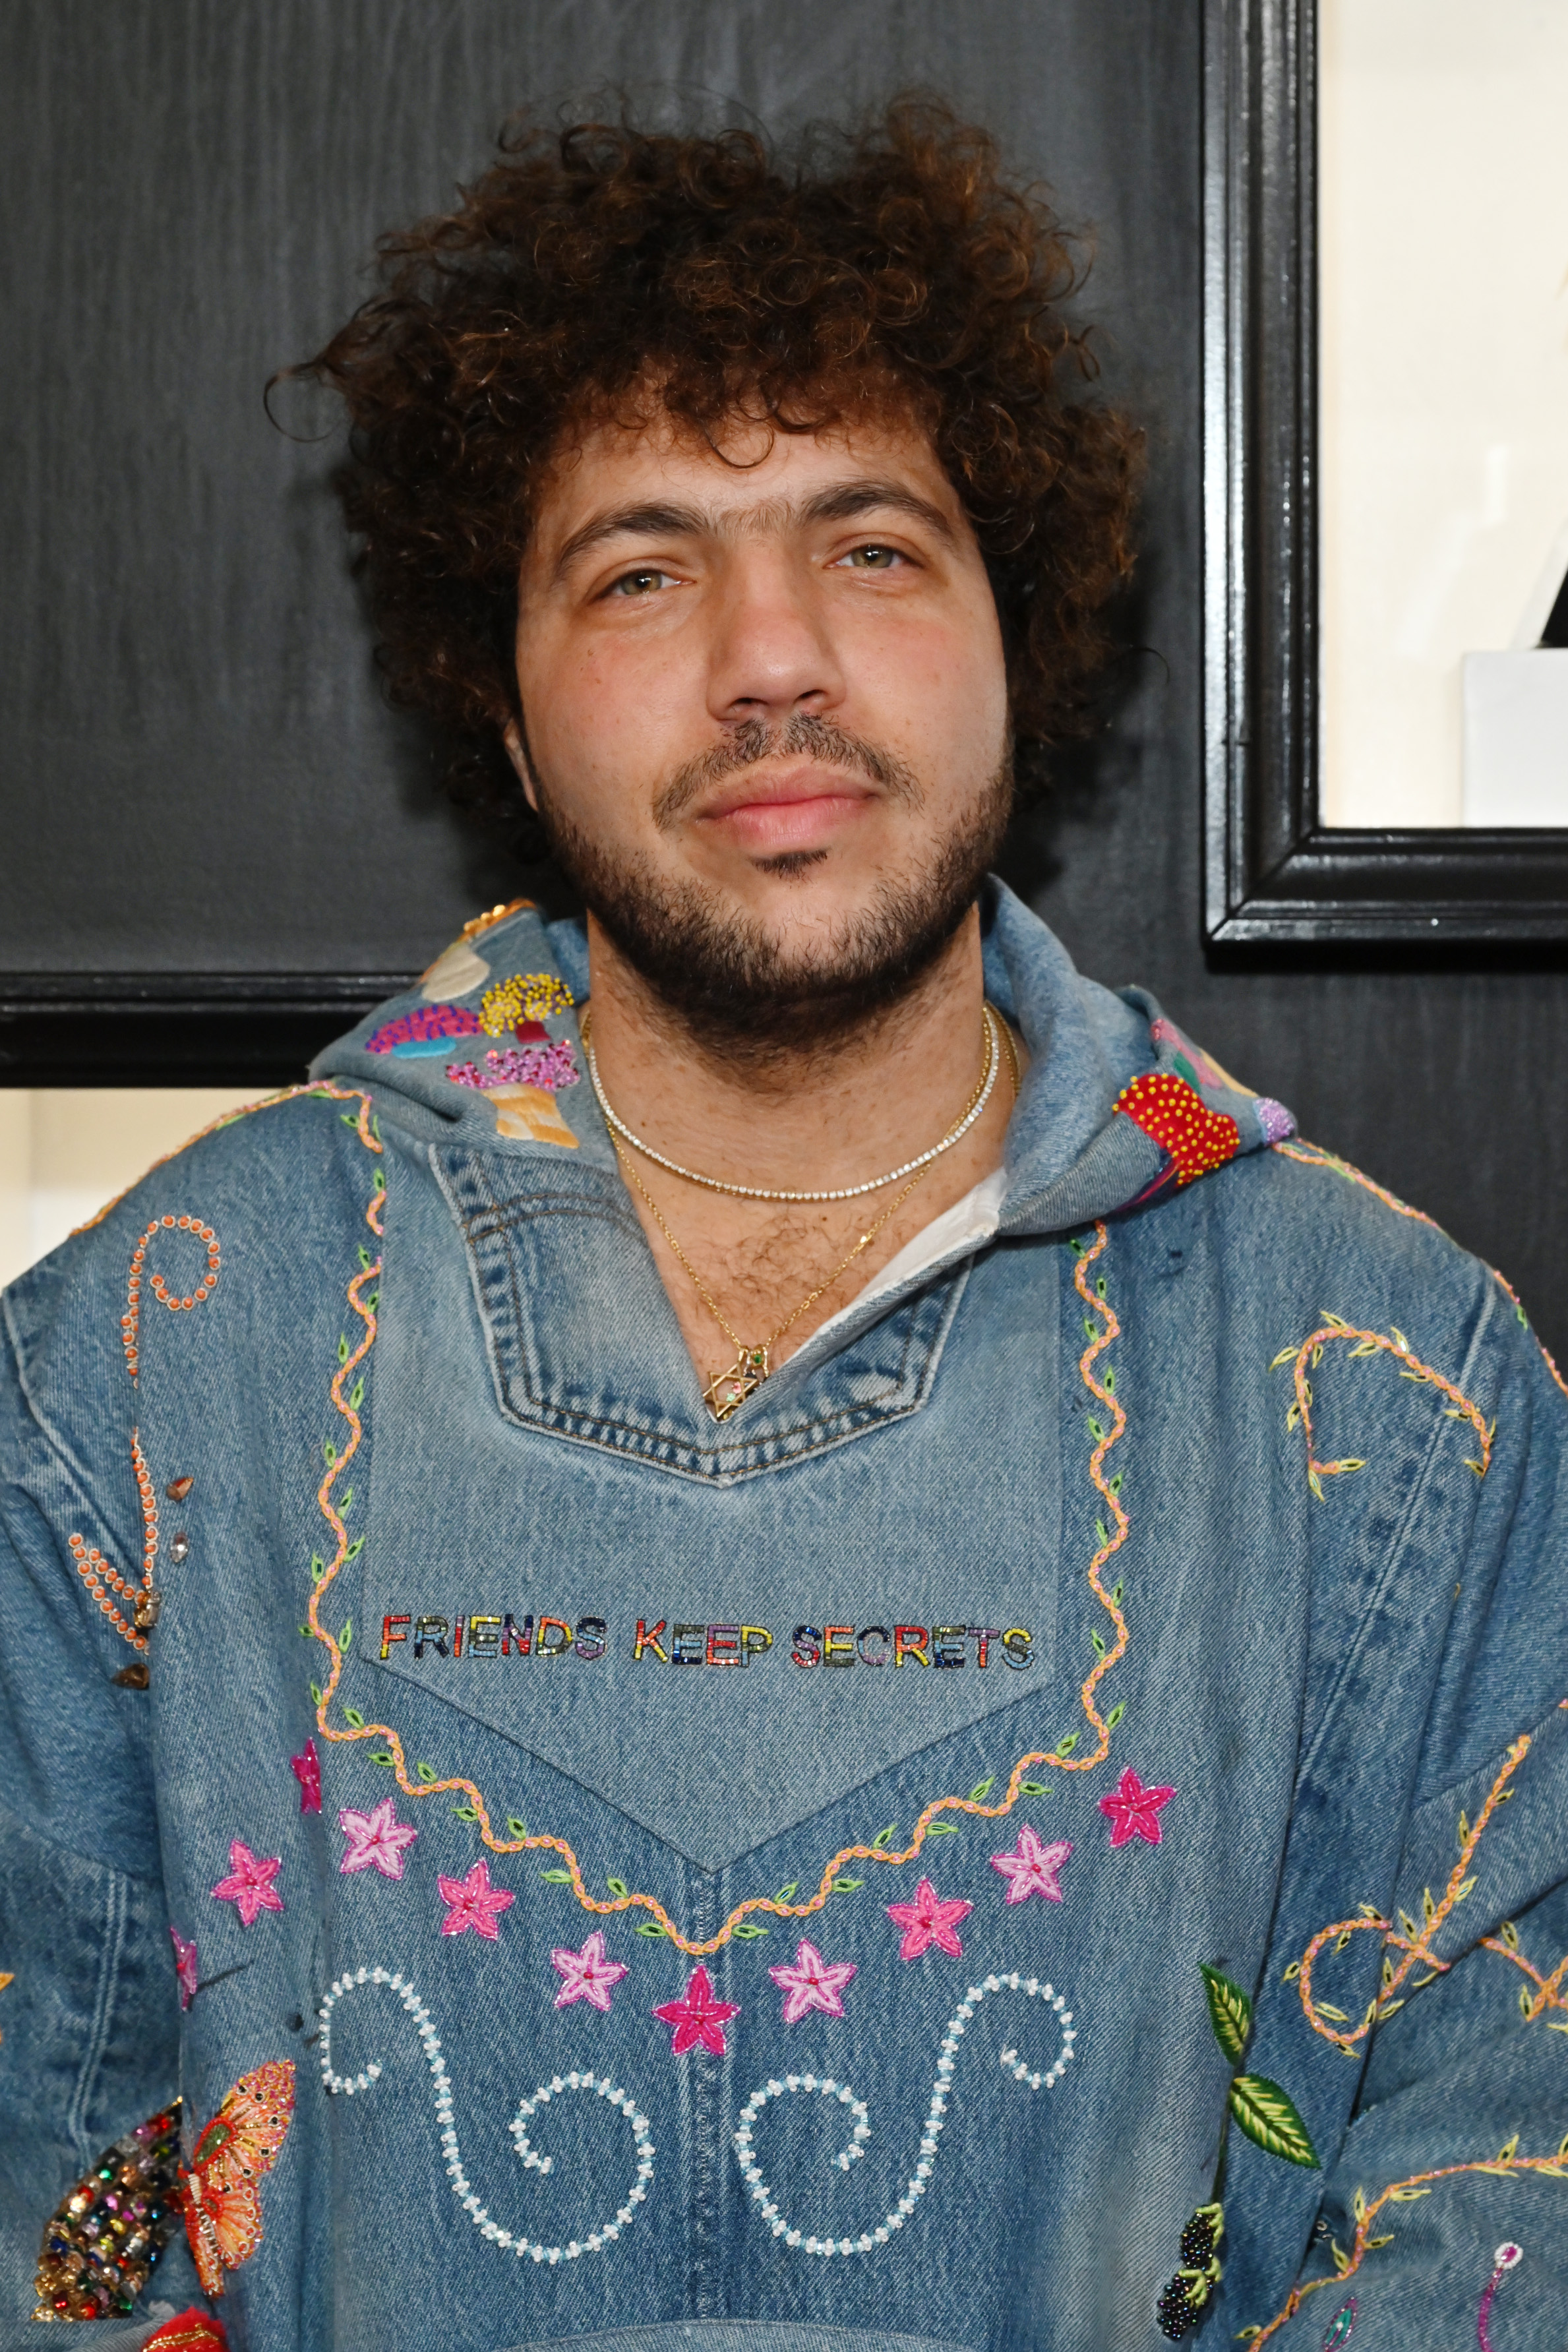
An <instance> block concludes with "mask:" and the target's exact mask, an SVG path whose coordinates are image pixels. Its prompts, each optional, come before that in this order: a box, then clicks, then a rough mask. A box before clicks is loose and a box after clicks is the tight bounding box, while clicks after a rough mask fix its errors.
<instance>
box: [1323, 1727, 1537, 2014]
mask: <svg viewBox="0 0 1568 2352" xmlns="http://www.w3.org/2000/svg"><path fill="white" fill-rule="evenodd" d="M1530 1749H1531V1736H1530V1734H1529V1732H1523V1733H1521V1736H1520V1738H1517V1739H1516V1740H1515V1741H1514V1743H1513V1745H1512V1747H1511V1748H1509V1750H1508V1752H1507V1755H1506V1757H1505V1759H1504V1761H1503V1766H1502V1769H1501V1770H1500V1772H1499V1774H1498V1776H1497V1779H1496V1780H1494V1781H1493V1782H1492V1785H1491V1787H1490V1788H1489V1790H1488V1791H1487V1801H1486V1803H1485V1804H1484V1805H1483V1806H1482V1807H1481V1810H1480V1811H1479V1813H1478V1814H1477V1816H1476V1819H1475V1822H1474V1823H1473V1824H1471V1823H1469V1822H1466V1821H1465V1819H1464V1816H1463V1815H1462V1814H1461V1815H1460V1834H1459V1859H1458V1862H1457V1863H1456V1864H1454V1867H1453V1869H1452V1871H1451V1872H1450V1873H1449V1875H1448V1883H1447V1886H1446V1887H1445V1888H1444V1890H1443V1896H1442V1900H1441V1901H1440V1902H1436V1903H1434V1902H1433V1900H1432V1897H1431V1895H1430V1893H1428V1895H1427V1896H1426V1916H1425V1921H1424V1924H1423V1926H1422V1927H1419V1928H1417V1927H1416V1925H1415V1921H1414V1920H1413V1919H1407V1920H1406V1921H1405V1926H1406V1927H1407V1928H1408V1930H1409V1932H1408V1934H1405V1935H1401V1934H1400V1933H1399V1932H1398V1930H1397V1929H1396V1928H1395V1927H1394V1923H1393V1921H1392V1920H1390V1919H1384V1917H1382V1916H1381V1915H1380V1914H1379V1913H1378V1912H1376V1911H1374V1910H1373V1909H1372V1907H1371V1906H1366V1907H1365V1908H1364V1909H1363V1911H1362V1912H1361V1913H1360V1914H1359V1915H1358V1916H1356V1917H1355V1918H1353V1919H1336V1920H1335V1921H1334V1923H1333V1925H1332V1926H1331V1927H1320V1929H1319V1930H1318V1933H1317V1934H1316V1935H1315V1936H1314V1937H1313V1938H1312V1940H1311V1942H1310V1944H1309V1945H1308V1947H1307V1948H1306V1950H1305V1952H1303V1954H1302V1955H1301V1958H1300V1962H1299V1963H1298V1964H1297V1967H1296V1968H1294V1969H1290V1970H1289V1975H1291V1976H1297V1975H1299V1977H1300V1997H1301V2007H1302V2010H1303V2011H1304V2012H1305V2015H1306V2019H1307V2022H1308V2024H1309V2025H1310V2027H1311V2029H1312V2031H1313V2032H1314V2033H1321V2035H1322V2037H1323V2040H1324V2041H1325V2042H1333V2043H1334V2044H1335V2046H1336V2047H1337V2048H1338V2049H1341V2050H1343V2051H1345V2052H1346V2053H1351V2054H1353V2053H1354V2050H1355V2045H1356V2043H1357V2042H1360V2041H1361V2040H1362V2038H1363V2035H1364V2034H1367V2033H1369V2032H1371V2031H1372V2028H1373V2025H1374V2024H1376V2023H1377V2022H1378V2021H1380V2020H1381V2019H1383V2018H1385V2017H1391V2016H1392V2015H1393V2013H1394V2011H1395V2010H1396V2009H1400V2008H1403V2006H1404V2002H1403V2000H1401V1999H1400V1998H1397V1996H1398V1994H1399V1989H1400V1987H1401V1986H1402V1985H1403V1984H1404V1983H1405V1979H1407V1978H1408V1976H1409V1974H1410V1971H1411V1970H1412V1969H1414V1968H1416V1967H1419V1966H1422V1965H1425V1966H1426V1967H1427V1968H1428V1969H1430V1971H1431V1974H1430V1975H1427V1976H1425V1977H1418V1978H1417V1979H1416V1986H1420V1985H1424V1984H1430V1983H1431V1982H1432V1979H1433V1977H1437V1976H1446V1975H1447V1972H1448V1969H1450V1967H1451V1966H1452V1965H1453V1963H1452V1962H1451V1961H1449V1960H1440V1959H1439V1958H1437V1955H1436V1952H1435V1951H1434V1950H1433V1949H1432V1939H1433V1937H1435V1936H1436V1933H1437V1930H1438V1929H1439V1928H1440V1927H1442V1926H1443V1924H1444V1922H1445V1921H1446V1920H1447V1917H1448V1916H1449V1914H1450V1913H1451V1912H1452V1911H1453V1910H1454V1909H1455V1907H1456V1906H1457V1905H1458V1904H1460V1903H1463V1902H1464V1901H1465V1900H1466V1899H1467V1897H1468V1895H1469V1892H1470V1889H1471V1888H1472V1887H1473V1886H1474V1885H1475V1883H1476V1882H1475V1880H1474V1879H1473V1878H1472V1877H1471V1876H1470V1875H1469V1867H1470V1858H1471V1856H1472V1855H1473V1854H1474V1853H1475V1851H1476V1848H1477V1846H1478V1845H1479V1843H1480V1842H1481V1839H1482V1837H1483V1836H1484V1834H1485V1832H1486V1827H1487V1823H1488V1822H1489V1821H1490V1820H1491V1817H1492V1815H1493V1814H1494V1813H1495V1812H1496V1811H1497V1809H1498V1807H1499V1805H1500V1804H1501V1803H1502V1802H1503V1801H1504V1799H1505V1798H1506V1797H1508V1796H1510V1795H1511V1794H1512V1791H1511V1790H1510V1788H1509V1785H1508V1784H1509V1782H1510V1780H1512V1778H1513V1776H1514V1774H1515V1772H1517V1771H1518V1769H1519V1768H1520V1766H1521V1764H1522V1763H1523V1761H1524V1759H1525V1758H1526V1757H1527V1756H1528V1755H1529V1753H1530ZM1366 1934H1375V1935H1380V1936H1381V1937H1383V1939H1384V1947H1385V1948H1386V1947H1388V1946H1392V1947H1393V1948H1394V1950H1395V1951H1398V1952H1402V1953H1403V1954H1404V1956H1405V1957H1404V1958H1403V1959H1401V1960H1400V1961H1399V1963H1398V1965H1397V1966H1395V1965H1394V1962H1393V1961H1392V1960H1387V1959H1385V1960H1384V1965H1383V1983H1382V1986H1381V1987H1380V1989H1379V1990H1378V1992H1377V1993H1376V1994H1375V1995H1374V1997H1373V2000H1371V2001H1370V2002H1369V2003H1368V2005H1367V2011H1366V2014H1365V2016H1364V2017H1363V2019H1362V2021H1361V2023H1360V2024H1359V2025H1357V2026H1353V2027H1352V2025H1351V2023H1350V2021H1349V2019H1348V2018H1345V2017H1344V2016H1343V2015H1342V2012H1341V2011H1339V2010H1327V2011H1325V2009H1324V2008H1323V2006H1322V2004H1321V2002H1318V2001H1314V2000H1313V1999H1312V1969H1313V1968H1314V1966H1315V1965H1316V1962H1317V1958H1318V1955H1319V1954H1320V1952H1321V1951H1322V1949H1323V1948H1324V1946H1325V1945H1326V1944H1332V1945H1333V1947H1334V1949H1335V1950H1336V1951H1342V1950H1343V1949H1344V1948H1345V1946H1346V1945H1347V1944H1348V1943H1349V1941H1350V1939H1351V1937H1352V1936H1355V1935H1366ZM1521 1965H1522V1963H1521ZM1564 1966H1565V1967H1568V1962H1565V1963H1564ZM1532 1973H1533V1972H1532ZM1413 1990H1414V1988H1413ZM1325 2016H1327V2017H1328V2018H1329V2019H1330V2020H1331V2022H1330V2023H1328V2024H1325V2023H1324V2022H1323V2020H1324V2018H1325Z"/></svg>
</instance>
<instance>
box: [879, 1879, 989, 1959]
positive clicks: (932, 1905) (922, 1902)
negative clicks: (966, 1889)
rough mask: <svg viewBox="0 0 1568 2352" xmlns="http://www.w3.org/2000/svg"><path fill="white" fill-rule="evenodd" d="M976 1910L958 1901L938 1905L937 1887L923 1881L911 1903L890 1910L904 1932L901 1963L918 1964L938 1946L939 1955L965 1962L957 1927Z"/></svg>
mask: <svg viewBox="0 0 1568 2352" xmlns="http://www.w3.org/2000/svg"><path fill="white" fill-rule="evenodd" d="M973 1908H974V1906H973V1903H963V1902H960V1901H958V1900H956V1899H955V1900H954V1901H952V1902H951V1903H939V1902H938V1900H937V1893H936V1889H935V1887H934V1886H933V1885H931V1881H930V1879H929V1878H922V1879H921V1883H920V1885H918V1886H917V1887H916V1889H915V1899H914V1901H913V1902H912V1903H889V1906H888V1916H889V1919H890V1920H891V1921H892V1922H893V1925H894V1926H895V1927H901V1928H902V1929H903V1931H904V1940H903V1942H902V1943H901V1944H900V1946H899V1958H900V1960H918V1959H919V1958H920V1956H921V1953H922V1952H923V1951H924V1950H925V1948H926V1947H927V1945H928V1944H934V1945H936V1947H937V1948H938V1950H939V1951H943V1952H947V1953H949V1954H951V1956H952V1958H953V1959H955V1960H957V1959H962V1958H963V1945H962V1944H961V1943H960V1942H959V1940H958V1923H959V1921H960V1920H961V1919H967V1918H968V1916H969V1915H970V1913H971V1912H972V1911H973Z"/></svg>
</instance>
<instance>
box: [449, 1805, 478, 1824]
mask: <svg viewBox="0 0 1568 2352" xmlns="http://www.w3.org/2000/svg"><path fill="white" fill-rule="evenodd" d="M452 1811H454V1812H455V1813H456V1814H457V1816H458V1820H459V1821H460V1822H477V1821H478V1820H479V1807H478V1805H454V1806H453V1808H452Z"/></svg>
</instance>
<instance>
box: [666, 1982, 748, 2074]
mask: <svg viewBox="0 0 1568 2352" xmlns="http://www.w3.org/2000/svg"><path fill="white" fill-rule="evenodd" d="M653 2014H654V2015H655V2017H662V2018H663V2020H664V2021H665V2023H666V2025H673V2026H674V2028H675V2032H674V2033H673V2034H672V2035H671V2036H670V2042H669V2048H670V2054H671V2056H672V2057H675V2058H684V2057H685V2055H686V2053H687V2052H688V2051H689V2050H695V2049H696V2047H697V2045H698V2043H699V2042H700V2043H701V2045H702V2047H703V2049H704V2050H711V2052H712V2053H713V2055H714V2057H715V2058H722V2056H723V2055H724V2051H725V2046H726V2045H725V2042H724V2027H725V2023H726V2021H728V2020H729V2019H730V2018H731V2017H739V2015H740V2014H741V2004H740V2002H739V2001H738V2000H715V1999H714V1997H713V1980H712V1979H711V1978H710V1975H709V1973H708V1971H707V1969H705V1968H701V1967H698V1968H695V1969H692V1971H691V1974H690V1975H689V1977H688V1978H687V1979H686V1990H685V1991H684V1992H683V1993H682V1994H681V1996H680V1999H679V2000H666V2001H661V2002H660V2003H659V2005H658V2008H657V2009H656V2010H655V2011H654V2012H653Z"/></svg>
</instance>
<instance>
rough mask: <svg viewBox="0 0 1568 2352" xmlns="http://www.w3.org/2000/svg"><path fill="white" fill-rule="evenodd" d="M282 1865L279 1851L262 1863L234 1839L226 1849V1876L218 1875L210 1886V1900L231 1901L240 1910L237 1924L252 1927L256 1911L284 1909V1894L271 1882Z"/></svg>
mask: <svg viewBox="0 0 1568 2352" xmlns="http://www.w3.org/2000/svg"><path fill="white" fill-rule="evenodd" d="M282 1867H283V1857H282V1855H281V1854H280V1853H279V1854H274V1855H273V1857H272V1859H271V1860H270V1861H269V1862H263V1861H261V1860H260V1859H259V1857H258V1856H257V1855H256V1854H254V1853H251V1851H250V1848H249V1847H248V1846H247V1844H246V1843H245V1840H244V1839H243V1838H236V1839H235V1840H234V1841H233V1843H232V1844H231V1845H230V1847H229V1849H228V1876H227V1877H226V1878H220V1879H219V1880H218V1883H217V1885H216V1886H215V1887H214V1888H213V1890H212V1892H213V1900H214V1902H215V1903H232V1904H233V1905H234V1906H235V1909H236V1910H237V1912H238V1913H239V1923H240V1926H241V1927H254V1926H255V1924H256V1918H257V1914H258V1912H261V1911H281V1910H282V1908H283V1897H282V1896H281V1895H279V1892H278V1889H277V1888H276V1887H275V1886H274V1885H273V1884H272V1882H273V1880H274V1879H275V1878H276V1877H277V1875H278V1874H279V1871H280V1870H281V1869H282Z"/></svg>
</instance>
